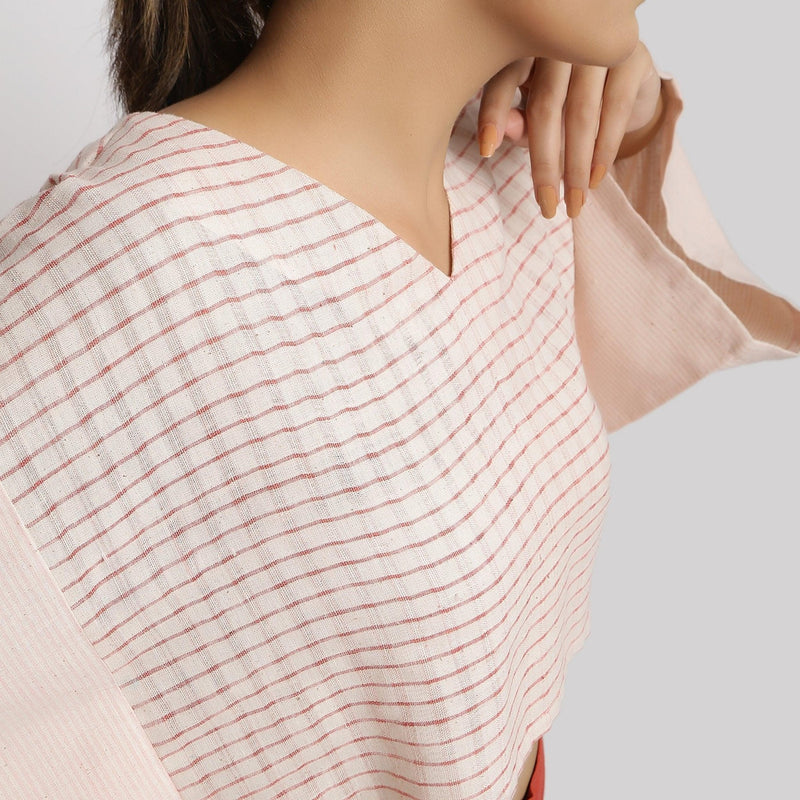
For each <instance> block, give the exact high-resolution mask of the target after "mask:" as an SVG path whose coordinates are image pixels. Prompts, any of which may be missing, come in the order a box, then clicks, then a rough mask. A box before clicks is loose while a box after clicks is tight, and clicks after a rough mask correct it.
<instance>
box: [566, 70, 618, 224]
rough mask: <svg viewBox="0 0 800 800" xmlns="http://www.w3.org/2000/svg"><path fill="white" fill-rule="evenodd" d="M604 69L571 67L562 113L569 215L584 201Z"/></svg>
mask: <svg viewBox="0 0 800 800" xmlns="http://www.w3.org/2000/svg"><path fill="white" fill-rule="evenodd" d="M607 72H608V70H607V69H606V68H605V67H597V66H580V65H576V66H573V68H572V76H571V78H570V82H569V94H568V95H567V102H566V107H565V114H564V123H565V139H566V141H565V143H564V199H565V201H566V204H567V215H568V216H570V217H573V218H574V217H577V216H578V214H579V213H580V210H581V208H582V207H583V204H584V203H585V202H586V194H587V191H588V189H589V176H590V168H591V166H592V160H593V155H594V152H595V137H596V136H597V133H598V124H599V121H600V110H601V106H602V104H603V87H604V86H605V83H606V74H607Z"/></svg>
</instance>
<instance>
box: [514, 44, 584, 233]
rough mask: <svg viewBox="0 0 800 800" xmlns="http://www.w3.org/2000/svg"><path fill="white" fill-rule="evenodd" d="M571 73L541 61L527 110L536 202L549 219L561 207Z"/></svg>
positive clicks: (562, 66) (556, 63) (566, 66)
mask: <svg viewBox="0 0 800 800" xmlns="http://www.w3.org/2000/svg"><path fill="white" fill-rule="evenodd" d="M571 72H572V65H570V64H568V63H566V62H564V61H554V60H551V59H538V60H537V61H536V63H535V65H534V70H533V75H532V76H531V79H530V93H529V95H528V103H527V105H526V107H525V117H526V121H527V125H528V149H529V150H530V157H531V176H532V177H533V186H534V191H535V192H536V202H537V203H539V207H540V208H541V209H542V214H543V215H544V216H545V217H546V218H547V219H552V218H553V217H554V216H555V214H556V207H557V206H558V187H559V183H560V181H561V124H562V109H563V108H564V102H565V100H566V97H567V92H568V90H569V81H570V74H571Z"/></svg>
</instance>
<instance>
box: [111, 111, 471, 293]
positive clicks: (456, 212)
mask: <svg viewBox="0 0 800 800" xmlns="http://www.w3.org/2000/svg"><path fill="white" fill-rule="evenodd" d="M462 113H463V112H462ZM138 119H144V120H147V121H150V122H152V121H157V120H159V119H164V120H167V121H169V122H171V124H172V125H180V127H181V130H185V131H190V130H194V131H201V132H204V133H206V134H208V135H210V136H213V137H214V138H216V139H217V140H218V141H220V142H225V143H227V144H229V145H231V146H232V147H236V148H237V149H238V150H241V151H242V152H243V153H247V155H248V156H250V157H251V158H257V159H259V160H261V161H264V162H266V163H268V164H269V165H270V166H271V167H273V168H274V169H275V171H276V172H279V171H280V172H285V171H291V172H293V173H294V174H295V175H299V176H300V177H301V178H302V179H303V180H304V181H305V182H307V183H309V184H311V185H313V186H314V187H315V188H316V189H317V190H318V191H321V192H323V193H325V194H326V195H328V196H329V197H330V198H331V201H332V202H331V205H337V206H341V205H342V204H343V203H344V204H347V205H349V206H350V207H351V208H352V209H355V211H356V212H357V213H358V214H359V215H360V216H361V217H363V218H364V220H365V221H368V222H369V223H370V224H372V225H373V226H375V227H376V229H377V230H378V231H380V232H381V233H382V234H383V236H384V238H386V239H387V240H390V241H392V242H394V243H396V244H397V246H399V247H401V248H402V249H403V250H405V251H406V253H407V255H408V258H409V260H414V261H417V262H418V263H420V264H421V265H422V267H423V269H424V271H425V272H426V273H432V274H434V277H435V278H436V279H437V280H441V281H444V282H446V283H452V282H453V281H455V280H456V279H458V277H459V276H460V275H461V273H462V272H463V270H464V264H462V263H461V259H460V250H459V242H460V241H461V240H462V238H463V237H464V231H462V230H461V227H460V226H461V205H460V201H461V198H460V194H459V186H460V184H459V183H457V180H458V177H457V176H456V175H454V169H453V167H454V166H455V164H454V159H453V156H452V152H451V151H450V149H449V148H448V153H447V157H446V159H445V167H444V174H443V188H444V190H445V194H446V196H447V203H448V211H449V220H450V247H449V250H450V274H449V275H448V274H447V273H445V272H444V271H443V270H442V269H440V268H439V267H437V266H436V264H434V263H433V262H432V261H430V260H429V259H428V258H426V257H425V256H424V255H422V253H420V252H419V251H418V250H416V249H415V248H414V247H412V246H411V244H409V243H408V242H407V241H406V240H405V239H403V238H402V237H401V236H400V235H399V234H398V233H396V232H395V231H393V230H392V229H391V228H390V227H389V226H388V225H387V224H386V223H385V222H382V221H381V220H380V219H378V218H377V217H376V216H375V215H374V214H372V213H371V212H369V211H367V209H365V208H364V207H363V206H360V205H359V204H358V203H356V202H354V201H353V200H351V199H350V198H349V197H345V196H344V195H342V194H341V193H340V192H338V191H337V190H336V189H334V188H333V187H332V186H329V185H328V184H326V183H323V182H322V181H320V180H318V179H317V178H315V177H314V176H313V175H309V174H308V173H307V172H304V171H303V170H301V169H299V168H298V167H295V166H293V165H291V164H287V163H286V162H285V161H282V160H281V159H279V158H277V157H276V156H273V155H271V154H270V153H267V152H265V151H264V150H260V149H259V148H257V147H255V146H254V145H251V144H248V143H247V142H244V141H242V140H241V139H237V138H236V137H234V136H231V135H230V134H227V133H224V132H223V131H220V130H218V129H216V128H211V127H209V126H208V125H204V124H202V123H200V122H196V121H195V120H191V119H188V118H186V117H182V116H180V115H178V114H171V113H169V112H166V111H133V112H130V113H129V114H127V115H126V116H125V117H123V119H122V120H121V121H120V124H121V125H124V124H125V122H126V121H127V120H131V121H137V120H138ZM463 180H464V179H463V176H462V177H461V181H462V182H463Z"/></svg>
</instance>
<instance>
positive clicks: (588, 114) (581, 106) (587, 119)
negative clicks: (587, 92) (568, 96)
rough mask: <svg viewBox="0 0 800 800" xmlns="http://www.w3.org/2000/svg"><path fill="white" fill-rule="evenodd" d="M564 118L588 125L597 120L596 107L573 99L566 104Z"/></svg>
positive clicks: (571, 121)
mask: <svg viewBox="0 0 800 800" xmlns="http://www.w3.org/2000/svg"><path fill="white" fill-rule="evenodd" d="M566 119H567V121H568V122H570V123H574V124H577V125H581V126H585V127H589V126H590V125H594V124H595V123H596V122H597V109H596V108H595V107H594V106H592V105H590V104H589V103H586V102H581V101H573V102H570V103H568V104H567V108H566Z"/></svg>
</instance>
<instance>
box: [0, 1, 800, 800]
mask: <svg viewBox="0 0 800 800" xmlns="http://www.w3.org/2000/svg"><path fill="white" fill-rule="evenodd" d="M636 5H637V4H636V3H634V2H630V1H629V0H608V1H607V2H604V3H602V4H597V3H596V2H593V1H592V0H573V2H571V3H568V4H565V3H554V4H550V3H532V2H528V3H521V2H520V3H517V2H506V3H503V4H498V3H496V2H494V3H487V2H485V1H484V2H478V0H472V1H470V2H465V1H464V0H458V2H455V0H453V2H449V1H448V2H440V3H436V4H433V3H430V2H429V0H426V1H425V2H422V0H420V1H419V2H407V3H404V4H403V5H402V6H398V4H395V3H379V2H375V0H371V1H370V2H366V0H364V1H362V2H358V0H348V1H347V2H345V0H327V2H321V1H320V2H310V1H309V0H306V2H303V1H302V0H298V2H293V0H284V2H282V3H277V4H276V5H275V7H274V8H272V9H267V8H266V7H263V8H262V7H259V8H256V9H255V10H256V11H260V12H261V13H263V14H264V15H265V18H266V20H267V24H266V25H265V27H264V29H263V31H262V32H261V34H260V36H258V37H257V41H256V36H255V33H254V30H255V28H256V27H257V26H256V25H255V23H254V22H253V20H252V18H251V16H250V11H249V9H248V7H247V6H245V5H240V6H239V8H238V15H237V13H236V12H235V11H232V10H231V6H230V4H227V3H226V4H215V3H213V2H208V3H207V4H205V5H198V6H196V7H195V6H193V7H191V8H186V7H185V6H183V5H181V4H179V3H175V4H174V5H173V4H169V3H165V4H162V5H160V6H155V5H150V4H145V5H143V6H141V7H139V6H136V5H134V4H132V3H130V2H129V0H127V1H125V2H123V0H119V2H118V3H117V4H116V5H115V16H114V20H113V24H112V37H111V41H112V46H113V47H114V53H115V56H116V61H115V78H116V85H117V87H118V89H119V92H120V96H121V99H122V101H123V103H124V105H125V107H126V109H127V110H128V111H129V113H128V115H127V116H125V117H124V118H123V119H122V120H120V122H119V123H118V124H117V125H115V126H114V127H113V128H112V129H111V130H110V131H109V132H108V133H107V134H106V135H105V136H104V137H102V138H101V139H100V140H98V141H97V142H93V143H91V144H90V145H87V147H85V148H84V149H83V150H82V151H81V153H80V154H79V155H78V156H77V157H76V159H75V161H74V162H73V164H71V165H70V167H69V168H68V169H67V170H66V171H65V173H63V174H62V175H59V176H52V177H51V179H50V180H49V181H48V183H47V184H46V185H45V186H44V187H42V190H41V191H40V193H39V194H38V195H37V196H35V197H33V198H30V199H29V200H28V201H25V202H23V203H21V204H20V205H19V206H18V207H17V208H16V209H14V210H13V211H12V213H11V214H10V215H9V216H8V217H7V218H6V219H5V220H4V221H3V222H2V225H1V226H0V265H1V266H2V270H1V271H0V274H2V276H3V277H2V279H0V280H2V283H0V301H1V302H2V305H0V309H2V319H3V324H4V327H3V329H2V330H1V331H0V365H2V366H0V370H2V371H0V376H1V377H0V386H2V389H0V403H1V404H2V410H3V415H2V420H1V421H0V424H1V425H2V426H3V428H2V430H3V437H2V444H0V482H1V483H2V487H3V489H4V490H5V492H6V494H7V498H6V500H5V505H4V511H3V514H4V516H3V519H4V520H5V522H6V529H5V530H6V534H5V535H6V542H7V543H15V545H14V546H11V545H10V544H8V546H7V547H6V550H5V558H4V559H0V562H2V563H5V564H9V565H11V566H9V567H8V569H9V571H10V572H13V571H14V570H16V578H17V580H16V582H15V583H12V582H9V584H8V585H11V586H12V587H14V586H16V587H19V588H17V589H13V588H12V590H9V591H8V592H7V594H6V597H5V598H4V601H5V605H6V607H7V608H6V609H4V610H5V611H6V613H5V614H4V615H3V619H4V620H5V623H4V625H5V627H4V629H3V631H4V632H3V635H4V636H5V637H6V638H7V640H8V641H9V642H12V641H27V642H32V644H31V646H30V647H29V648H28V649H27V652H24V653H23V652H19V650H18V649H13V648H9V649H8V650H7V651H8V652H12V654H13V658H10V659H9V660H8V662H7V666H6V673H7V674H4V675H3V677H4V683H3V685H6V686H12V687H13V692H14V693H15V696H17V697H22V698H29V702H30V703H33V702H36V701H37V697H38V695H37V692H38V693H40V694H43V695H44V696H46V697H48V698H49V704H48V703H45V704H44V707H45V708H46V709H47V710H48V713H49V714H50V717H48V716H47V715H44V716H43V717H42V716H40V717H39V718H37V719H36V720H34V721H30V720H28V721H26V724H27V725H28V726H29V731H28V736H27V737H20V736H19V735H16V736H15V737H7V736H6V735H5V732H4V745H5V739H6V738H9V739H13V740H10V741H9V743H8V748H9V750H8V752H9V757H8V763H9V764H12V765H14V766H13V770H14V771H13V772H12V773H10V774H11V775H12V777H13V778H14V781H15V788H14V792H15V794H14V795H13V796H14V797H25V796H31V797H33V796H40V795H41V794H43V793H44V791H47V790H50V789H52V787H54V786H57V787H58V788H59V791H61V792H62V793H64V792H69V791H71V792H72V793H71V794H67V795H65V796H73V795H74V796H76V797H78V796H82V797H86V796H103V797H110V796H117V795H118V796H126V797H130V796H135V794H134V793H136V792H140V793H141V794H142V797H153V796H159V797H162V796H163V797H169V796H175V797H178V796H180V797H215V798H245V797H263V798H268V797H270V798H271V797H287V798H294V797H297V798H299V797H303V798H305V797H309V796H311V797H325V798H345V797H353V796H359V797H361V796H364V797H390V796H391V797H394V796H405V797H426V798H428V797H430V798H445V797H447V798H473V797H474V798H477V797H481V798H514V799H515V800H516V798H524V797H526V796H530V797H541V796H542V793H543V788H544V786H543V784H544V748H543V744H542V738H541V737H542V735H543V734H544V733H545V732H546V731H547V730H548V729H549V727H550V725H551V724H552V720H553V718H554V717H555V716H556V714H557V712H558V708H559V705H560V698H561V691H562V686H563V682H564V677H565V668H566V664H567V663H568V660H569V658H570V657H571V656H572V655H573V654H574V653H575V652H576V651H577V650H578V649H579V648H580V646H581V644H582V643H583V641H585V638H586V636H587V635H588V630H589V628H588V621H589V616H588V587H589V577H590V574H591V566H592V563H593V558H594V553H595V550H596V546H597V542H598V535H599V530H600V523H601V520H602V514H603V510H604V508H605V506H606V504H607V501H608V493H607V488H608V468H609V459H608V447H607V432H610V431H613V430H616V429H618V428H619V427H621V426H622V425H624V424H626V423H627V422H629V421H631V420H633V419H636V418H637V417H639V416H641V415H642V414H644V413H646V412H647V411H648V410H650V409H651V408H653V407H655V406H656V405H658V404H660V403H663V402H664V401H665V400H667V399H668V398H669V397H671V396H674V395H675V394H676V393H677V392H679V391H681V390H682V389H684V388H686V387H687V386H689V385H691V383H693V382H695V381H696V380H698V379H699V378H700V377H702V376H703V375H704V374H707V373H708V372H710V371H712V370H714V369H717V368H721V367H726V366H732V365H734V364H738V363H746V362H748V361H755V360H758V359H763V358H780V357H788V356H791V355H793V354H796V353H797V352H798V351H800V312H799V311H798V309H796V308H794V307H793V306H791V304H789V303H788V302H787V301H785V300H784V299H782V298H780V297H778V296H776V295H773V294H771V293H770V292H768V291H767V290H766V289H764V288H763V287H760V286H759V285H758V283H757V280H756V279H755V276H753V275H751V274H750V273H749V272H748V271H747V270H746V269H745V268H744V267H743V266H742V265H741V264H739V263H738V262H737V261H736V259H735V255H734V254H733V253H732V252H731V251H730V249H729V248H728V247H727V243H726V242H724V238H721V237H720V235H719V233H718V229H716V228H714V227H713V220H711V219H709V218H708V212H707V209H705V208H704V207H703V206H702V201H701V196H700V195H699V192H698V190H697V187H696V185H695V184H694V183H692V179H691V175H690V173H689V171H688V168H687V167H686V165H685V164H684V162H683V161H682V160H681V158H682V156H681V153H680V150H679V148H678V147H677V145H676V144H675V143H673V139H672V137H673V128H674V123H675V120H676V118H677V115H678V113H679V112H680V106H681V103H680V98H679V96H678V94H677V91H676V89H675V87H674V85H673V82H672V81H671V80H669V79H668V78H666V77H663V78H659V76H658V74H657V72H656V71H655V69H654V67H653V64H652V60H651V59H650V56H649V53H648V52H647V50H646V48H645V47H644V46H643V45H641V44H640V43H639V42H638V27H637V25H636V19H635V15H634V12H635V9H636ZM187 26H188V27H187ZM484 85H485V88H484V90H483V91H480V90H481V87H483V86H484ZM518 89H520V91H519V93H518V92H517V90H518ZM525 96H527V102H526V104H525V110H524V111H519V110H516V109H515V108H514V106H515V105H516V101H517V100H518V99H519V100H522V99H523V98H524V97H525ZM601 104H602V109H601ZM562 109H565V111H566V113H565V117H564V123H563V126H562ZM492 125H493V126H494V127H495V131H494V132H493V131H492V128H491V126H492ZM479 131H480V133H481V140H482V142H481V143H482V144H483V145H484V147H483V154H484V157H482V156H481V152H480V151H479V150H478V141H477V137H478V132H479ZM505 133H508V137H507V139H509V140H510V141H505V140H504V134H505ZM562 142H563V148H564V153H563V165H562V164H561V161H562V157H561V149H562ZM514 143H520V144H523V145H527V146H528V148H529V152H526V149H525V147H522V148H520V147H514V146H513V144H514ZM562 175H563V180H564V192H563V196H564V198H565V200H566V205H565V206H564V205H559V203H558V201H559V195H561V191H560V186H559V183H560V181H561V179H562ZM604 175H607V176H606V177H604ZM592 192H594V197H592V199H591V201H589V202H588V204H586V203H585V202H584V201H585V199H586V198H587V196H588V195H589V194H591V193H592ZM534 194H535V198H536V200H535V202H536V203H538V207H537V206H536V205H535V204H534V199H533V198H534ZM573 220H574V222H573ZM707 255H708V256H710V257H709V260H708V261H707V262H704V261H703V260H702V258H701V257H700V256H707ZM709 264H713V268H712V267H711V266H709ZM698 278H700V279H701V280H698ZM578 342H580V350H579V348H578ZM20 542H22V543H23V544H22V546H21V545H20ZM20 548H22V549H20ZM15 559H16V561H15ZM15 564H16V567H14V565H15ZM26 598H27V602H26ZM30 598H36V603H35V605H36V607H35V608H34V609H31V607H30V605H31V604H30ZM70 613H71V614H72V615H74V619H71V618H70ZM37 614H41V615H44V619H45V620H46V621H48V623H49V628H48V630H49V632H50V633H51V634H52V635H50V636H48V637H42V636H41V635H40V634H39V633H38V632H40V631H42V630H44V629H45V625H44V624H43V623H41V622H37V618H36V615H37ZM55 621H58V624H57V625H56V624H55ZM73 623H77V624H73ZM70 626H71V627H70ZM12 633H13V634H14V635H13V636H12ZM65 652H67V653H69V654H70V658H65V657H63V653H65ZM31 654H33V656H32V655H31ZM76 654H77V655H76ZM15 659H16V660H15ZM42 665H44V668H43V667H42ZM75 665H78V667H79V668H76V666H75ZM15 674H16V675H19V676H21V678H17V679H16V682H13V683H12V678H11V676H13V675H15ZM32 676H35V678H34V677H32ZM87 685H89V686H91V687H93V689H92V691H91V692H85V694H88V695H89V696H90V698H91V699H90V700H89V701H85V702H84V703H80V702H78V701H76V699H75V698H74V697H73V696H72V693H71V692H69V691H65V690H64V687H69V686H76V687H78V686H80V687H85V686H87ZM32 687H33V688H32ZM42 687H50V689H51V693H50V694H48V692H47V691H46V689H42ZM34 688H35V691H34ZM8 691H11V690H8ZM53 691H55V694H56V696H59V694H61V695H62V696H60V697H59V701H58V702H59V703H61V704H62V705H63V708H62V707H59V705H58V703H57V702H56V701H55V699H53V697H52V692H53ZM38 702H39V706H37V708H38V707H40V706H41V705H42V703H41V700H39V701H38ZM53 709H56V710H53ZM62 732H66V733H67V734H68V736H63V735H61V736H58V735H57V734H59V733H62ZM54 739H55V740H57V741H58V747H57V748H56V751H57V752H58V753H59V755H58V756H57V763H58V769H57V770H54V769H53V768H52V766H51V765H49V764H48V763H47V761H46V760H42V759H36V758H35V757H34V756H32V755H31V754H32V753H34V752H35V751H34V749H33V748H31V747H30V744H29V743H30V742H31V741H47V742H48V743H49V744H50V745H52V744H53V740H54ZM65 739H70V740H71V741H66V742H65ZM109 742H110V743H112V744H113V745H114V746H113V747H111V748H110V749H111V750H112V751H113V752H114V758H113V759H111V760H109V759H103V758H102V757H101V756H102V754H103V753H104V748H106V747H107V746H108V743H109ZM50 749H52V747H51V748H50ZM40 762H41V763H40ZM134 776H136V777H135V779H134ZM7 785H9V786H11V785H12V783H10V782H8V783H7ZM20 787H22V788H21V789H20ZM65 787H66V788H65ZM2 791H3V789H0V796H3V795H2ZM8 796H12V795H8Z"/></svg>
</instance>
